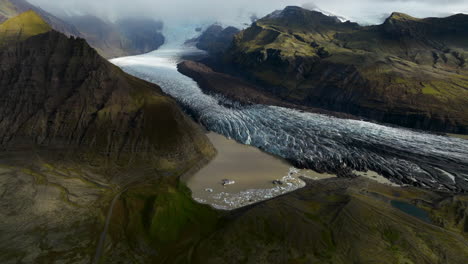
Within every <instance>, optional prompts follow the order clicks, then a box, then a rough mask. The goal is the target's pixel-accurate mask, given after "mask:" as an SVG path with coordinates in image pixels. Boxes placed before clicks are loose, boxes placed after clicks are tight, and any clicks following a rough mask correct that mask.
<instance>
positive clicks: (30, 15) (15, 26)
mask: <svg viewBox="0 0 468 264" xmlns="http://www.w3.org/2000/svg"><path fill="white" fill-rule="evenodd" d="M50 30H52V28H51V27H50V26H49V25H48V24H47V22H45V21H44V19H42V17H41V16H39V15H38V14H37V13H36V12H34V11H27V12H24V13H22V14H20V15H18V16H16V17H13V18H10V19H8V20H7V21H5V22H3V23H2V24H0V45H7V44H11V43H15V42H20V41H23V40H25V39H27V38H29V37H32V36H35V35H39V34H42V33H46V32H48V31H50Z"/></svg>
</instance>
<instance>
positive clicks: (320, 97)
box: [212, 7, 468, 133]
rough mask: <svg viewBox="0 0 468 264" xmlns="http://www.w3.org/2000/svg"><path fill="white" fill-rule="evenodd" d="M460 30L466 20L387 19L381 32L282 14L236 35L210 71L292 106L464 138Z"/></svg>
mask: <svg viewBox="0 0 468 264" xmlns="http://www.w3.org/2000/svg"><path fill="white" fill-rule="evenodd" d="M466 25H468V16H466V15H455V16H452V17H448V18H428V19H416V18H412V17H410V16H408V15H404V14H400V13H394V14H392V16H391V17H389V18H388V19H387V20H386V21H385V23H384V24H382V25H379V26H369V27H361V26H359V25H357V24H355V23H351V22H340V21H339V20H338V19H336V18H334V17H330V16H326V15H323V14H321V13H319V12H315V11H309V10H305V9H301V8H299V7H287V8H286V9H285V10H283V11H277V12H275V13H273V14H271V15H269V16H266V17H265V18H263V19H260V20H258V21H256V22H255V23H254V24H252V26H251V27H249V28H247V29H246V30H244V31H242V32H241V33H239V34H237V35H236V37H235V40H234V42H233V45H232V47H231V48H230V49H229V50H228V51H227V52H226V53H225V56H224V58H223V59H222V60H218V62H217V63H213V64H212V65H214V66H217V67H216V69H218V70H224V71H225V70H226V69H228V72H230V73H234V74H236V75H240V76H243V77H245V78H248V79H250V80H251V81H253V82H255V83H256V84H257V87H264V88H262V89H264V90H266V91H269V92H271V93H273V94H275V95H276V96H278V97H280V98H282V99H283V100H285V101H287V102H291V103H294V104H301V105H305V106H309V107H318V108H324V109H327V110H331V111H340V112H345V113H349V114H352V115H356V116H362V117H364V118H369V119H372V120H376V121H379V122H385V123H392V124H397V125H402V126H406V127H411V128H418V129H426V130H433V131H442V132H453V133H468V117H467V115H466V112H467V111H468V109H467V106H468V101H467V100H468V99H467V98H468V96H467V92H468V90H467V87H468V79H467V78H466V75H467V73H468V68H467V65H466V62H465V60H466V59H465V58H466V56H468V55H467V54H468V46H467V44H466V43H467V42H466V35H467V34H465V33H466V32H465V31H466V28H467V26H466ZM219 65H221V67H219ZM223 68H224V69H223Z"/></svg>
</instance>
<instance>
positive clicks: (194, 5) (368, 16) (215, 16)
mask: <svg viewBox="0 0 468 264" xmlns="http://www.w3.org/2000/svg"><path fill="white" fill-rule="evenodd" d="M29 2H31V3H32V4H36V5H38V6H40V7H42V8H43V9H45V10H47V11H50V12H52V13H55V14H57V13H61V12H66V13H67V14H70V15H80V14H94V15H97V16H100V17H102V18H107V19H109V20H114V19H116V18H120V17H128V16H145V17H154V18H157V19H161V20H163V21H165V20H188V19H189V20H190V19H193V20H213V21H220V22H223V23H233V24H234V23H240V22H242V23H245V22H249V21H248V18H249V17H250V16H251V15H252V14H256V15H257V16H258V17H262V16H264V15H267V14H269V13H271V12H273V11H275V10H278V9H282V8H284V7H285V6H288V5H296V6H304V5H305V6H318V7H319V8H320V9H322V10H326V11H328V12H330V13H333V14H336V15H338V16H342V17H345V18H347V19H349V20H351V21H354V22H358V23H361V24H377V23H381V22H382V21H383V20H384V19H385V18H386V17H388V15H389V14H391V13H392V12H394V11H398V12H404V13H407V14H410V15H412V16H415V17H428V16H448V15H451V14H456V13H467V14H468V0H315V1H311V0H29Z"/></svg>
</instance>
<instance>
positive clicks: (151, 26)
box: [64, 15, 165, 58]
mask: <svg viewBox="0 0 468 264" xmlns="http://www.w3.org/2000/svg"><path fill="white" fill-rule="evenodd" d="M64 19H65V20H66V21H67V22H69V23H70V24H72V25H74V26H75V27H76V28H78V30H79V31H80V32H81V34H82V36H83V37H84V38H85V39H86V40H87V41H88V42H89V43H90V45H91V46H92V47H94V48H95V49H96V50H97V51H98V52H99V53H100V54H101V55H102V56H104V57H106V58H115V57H122V56H130V55H137V54H142V53H147V52H150V51H153V50H156V49H158V48H159V47H160V46H161V45H163V44H164V40H165V39H164V36H163V35H162V33H161V30H162V27H163V24H162V23H161V22H158V21H154V20H151V19H130V18H128V19H121V20H118V21H117V22H115V23H112V22H108V21H104V20H102V19H100V18H98V17H95V16H92V15H86V16H73V17H67V18H64Z"/></svg>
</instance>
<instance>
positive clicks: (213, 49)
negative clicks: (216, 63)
mask: <svg viewBox="0 0 468 264" xmlns="http://www.w3.org/2000/svg"><path fill="white" fill-rule="evenodd" d="M237 33H239V29H237V28H235V27H226V28H223V27H222V26H220V25H216V24H214V25H211V26H210V27H208V28H207V29H206V30H205V31H204V32H203V33H202V34H201V35H200V37H198V38H196V39H194V40H192V41H194V42H196V46H197V48H199V49H201V50H204V51H207V52H208V53H210V54H213V55H214V54H219V53H222V52H224V51H226V50H227V49H228V48H229V47H230V46H231V44H232V41H233V39H234V35H236V34H237Z"/></svg>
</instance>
